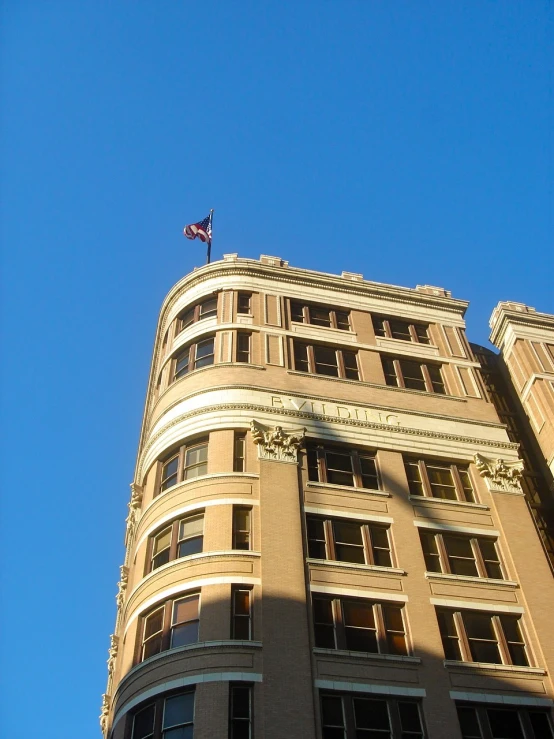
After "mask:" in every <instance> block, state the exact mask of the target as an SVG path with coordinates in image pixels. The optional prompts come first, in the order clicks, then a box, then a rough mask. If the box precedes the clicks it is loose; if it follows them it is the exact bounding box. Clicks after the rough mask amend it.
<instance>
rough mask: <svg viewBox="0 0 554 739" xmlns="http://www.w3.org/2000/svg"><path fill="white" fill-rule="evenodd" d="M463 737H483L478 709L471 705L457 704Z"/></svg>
mask: <svg viewBox="0 0 554 739" xmlns="http://www.w3.org/2000/svg"><path fill="white" fill-rule="evenodd" d="M456 709H457V711H458V721H459V722H460V729H461V730H462V737H463V739H482V736H483V735H482V734H481V729H480V727H479V720H478V718H477V711H476V710H475V708H472V707H470V706H456Z"/></svg>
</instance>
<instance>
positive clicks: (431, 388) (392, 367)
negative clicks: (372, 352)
mask: <svg viewBox="0 0 554 739" xmlns="http://www.w3.org/2000/svg"><path fill="white" fill-rule="evenodd" d="M381 361H382V363H383V371H384V373H385V382H386V383H387V385H391V386H392V387H403V388H406V389H408V390H422V391H423V392H427V393H438V394H439V395H446V386H445V384H444V379H443V376H442V371H441V368H440V365H439V364H432V363H423V362H417V361H415V360H413V359H401V358H400V357H381Z"/></svg>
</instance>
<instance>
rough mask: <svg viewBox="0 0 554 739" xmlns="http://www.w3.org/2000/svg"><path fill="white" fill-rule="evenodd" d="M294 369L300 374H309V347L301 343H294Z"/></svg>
mask: <svg viewBox="0 0 554 739" xmlns="http://www.w3.org/2000/svg"><path fill="white" fill-rule="evenodd" d="M294 369H296V370H298V371H299V372H309V371H310V368H309V364H308V345H307V344H302V343H301V342H299V341H295V342H294Z"/></svg>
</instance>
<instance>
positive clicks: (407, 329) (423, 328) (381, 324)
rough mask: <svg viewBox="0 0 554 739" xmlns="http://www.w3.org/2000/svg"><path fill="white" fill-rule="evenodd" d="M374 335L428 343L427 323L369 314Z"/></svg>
mask: <svg viewBox="0 0 554 739" xmlns="http://www.w3.org/2000/svg"><path fill="white" fill-rule="evenodd" d="M371 319H372V321H373V328H374V329H375V335H376V336H382V337H387V338H389V339H400V340H401V341H412V342H414V343H416V344H429V343H430V342H429V334H428V331H427V328H428V327H427V325H425V324H423V323H411V322H410V321H403V320H402V319H400V318H386V317H385V316H374V315H372V316H371Z"/></svg>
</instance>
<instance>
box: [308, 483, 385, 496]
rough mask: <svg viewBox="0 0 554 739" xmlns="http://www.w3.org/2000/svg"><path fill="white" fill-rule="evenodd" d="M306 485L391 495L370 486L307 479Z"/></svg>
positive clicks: (350, 491) (368, 493)
mask: <svg viewBox="0 0 554 739" xmlns="http://www.w3.org/2000/svg"><path fill="white" fill-rule="evenodd" d="M306 487H308V488H325V489H327V490H331V489H332V490H347V491H348V492H349V493H352V492H356V493H363V494H364V495H380V496H381V497H384V498H392V495H391V494H390V493H387V492H386V491H385V490H372V489H371V488H357V487H354V486H353V485H333V483H331V482H315V481H314V480H309V481H308V482H307V483H306Z"/></svg>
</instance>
